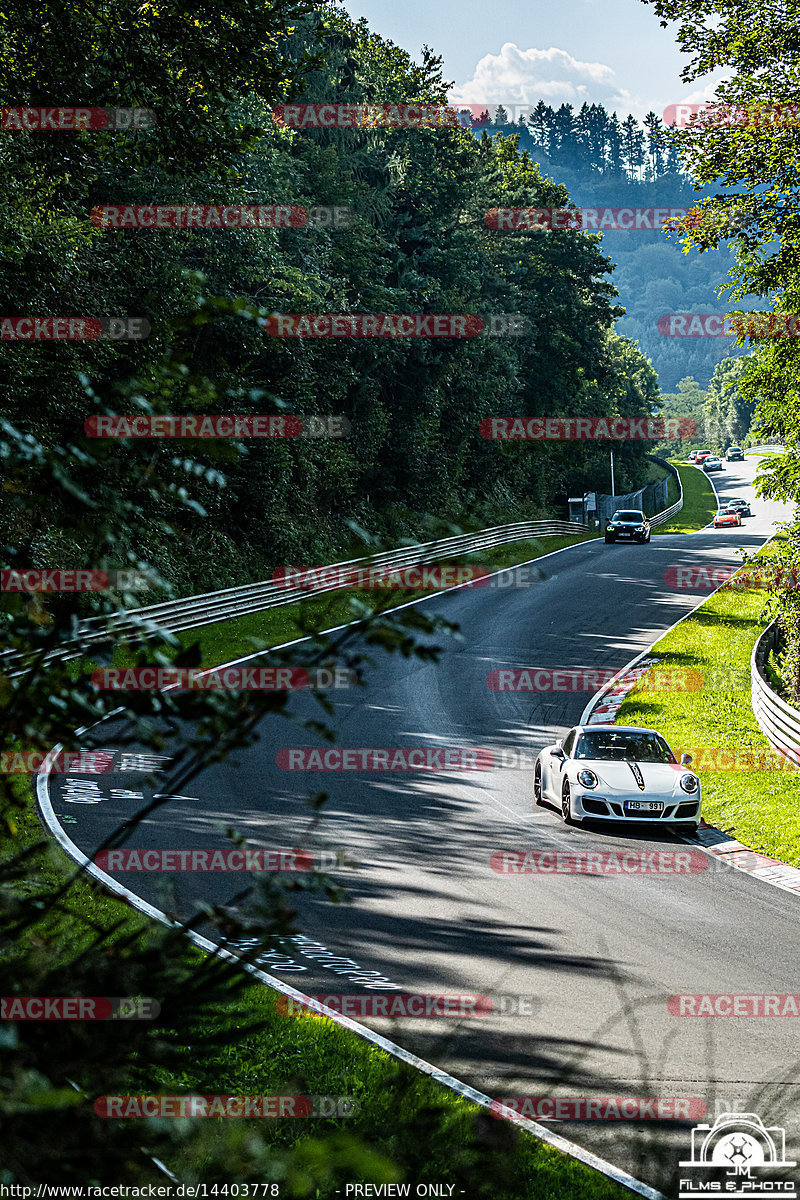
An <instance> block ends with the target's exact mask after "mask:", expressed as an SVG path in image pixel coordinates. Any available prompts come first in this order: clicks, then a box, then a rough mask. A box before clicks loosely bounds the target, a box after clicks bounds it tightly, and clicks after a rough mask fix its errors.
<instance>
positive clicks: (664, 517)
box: [647, 454, 683, 529]
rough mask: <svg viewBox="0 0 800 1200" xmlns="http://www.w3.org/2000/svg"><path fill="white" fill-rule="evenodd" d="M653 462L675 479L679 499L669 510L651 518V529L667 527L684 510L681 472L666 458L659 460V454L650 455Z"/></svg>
mask: <svg viewBox="0 0 800 1200" xmlns="http://www.w3.org/2000/svg"><path fill="white" fill-rule="evenodd" d="M647 457H648V458H649V459H650V461H651V462H654V463H658V465H659V466H660V467H665V468H666V470H667V471H669V473H670V475H672V476H673V477H674V479H675V480H676V481H677V484H678V499H677V500H676V501H675V503H674V504H673V505H671V506H670V507H669V508H665V509H664V511H663V512H660V513H656V515H655V516H654V517H650V527H651V529H652V527H653V526H654V525H665V524H666V523H667V521H670V520H671V519H672V518H673V517H674V516H675V515H676V513H679V512H680V511H681V509H682V508H683V484H682V483H681V476H680V471H678V469H677V467H674V466H673V465H672V463H671V462H667V460H666V459H665V458H659V457H658V455H657V454H648V456H647Z"/></svg>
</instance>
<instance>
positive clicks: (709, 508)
mask: <svg viewBox="0 0 800 1200" xmlns="http://www.w3.org/2000/svg"><path fill="white" fill-rule="evenodd" d="M672 461H673V463H674V466H676V467H677V468H678V474H679V475H680V477H681V487H682V488H683V508H682V509H681V511H680V512H679V513H676V514H675V516H674V517H673V518H672V520H671V521H667V523H666V525H657V526H656V528H655V529H654V530H653V533H654V534H655V533H695V532H696V531H697V530H698V529H702V528H703V527H704V526H705V525H707V524H708V522H709V521H710V520H712V519H713V516H714V513H715V512H716V511H717V500H716V496H715V495H714V489H713V488H712V486H711V484H710V483H709V481H708V477H707V476H706V475H705V474H704V473H703V472H702V471H701V470H700V469H699V468H698V467H692V466H690V465H689V464H688V463H679V462H674V460H672ZM675 499H676V500H677V495H676V496H675ZM672 503H674V501H672Z"/></svg>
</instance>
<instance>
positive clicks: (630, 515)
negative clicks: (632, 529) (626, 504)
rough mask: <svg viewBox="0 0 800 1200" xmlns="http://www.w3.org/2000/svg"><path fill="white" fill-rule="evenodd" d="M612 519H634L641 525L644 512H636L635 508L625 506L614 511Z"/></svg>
mask: <svg viewBox="0 0 800 1200" xmlns="http://www.w3.org/2000/svg"><path fill="white" fill-rule="evenodd" d="M614 520H615V521H636V522H638V523H639V524H640V525H641V523H642V521H643V520H644V513H642V512H637V511H636V509H635V508H626V509H623V510H622V511H621V512H615V513H614Z"/></svg>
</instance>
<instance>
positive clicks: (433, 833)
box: [50, 459, 800, 1190]
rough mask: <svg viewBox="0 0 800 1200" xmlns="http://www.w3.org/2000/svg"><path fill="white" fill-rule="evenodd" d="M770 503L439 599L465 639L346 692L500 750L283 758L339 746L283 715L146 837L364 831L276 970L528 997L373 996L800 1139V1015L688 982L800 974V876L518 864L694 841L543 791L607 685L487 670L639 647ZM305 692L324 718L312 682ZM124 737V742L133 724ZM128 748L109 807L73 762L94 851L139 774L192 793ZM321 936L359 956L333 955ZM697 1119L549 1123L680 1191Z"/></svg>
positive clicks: (759, 531) (495, 1089)
mask: <svg viewBox="0 0 800 1200" xmlns="http://www.w3.org/2000/svg"><path fill="white" fill-rule="evenodd" d="M754 469H755V464H754V460H752V459H749V460H748V461H747V462H745V463H731V464H727V467H726V470H725V471H724V472H721V473H720V474H719V475H716V476H715V477H714V483H715V485H716V486H717V488H718V489H719V491H720V495H721V496H722V497H723V498H724V497H725V496H726V495H728V496H732V495H736V494H743V495H745V496H750V495H751V494H752V493H751V490H750V482H751V481H752V478H753V474H754ZM753 506H754V511H755V514H756V515H755V517H754V518H752V519H750V520H747V519H745V521H744V522H743V525H742V527H741V529H730V530H727V529H725V530H719V531H716V532H715V531H714V530H713V529H709V530H706V531H703V532H700V533H698V534H694V535H691V536H676V535H664V536H654V537H653V539H652V542H651V543H650V545H647V546H638V545H634V546H632V545H624V544H623V545H611V546H606V545H604V543H603V542H602V540H599V541H594V542H590V543H585V544H583V545H579V546H576V547H573V548H570V549H568V550H566V551H563V552H560V553H557V554H555V555H554V556H552V557H550V558H547V559H545V560H543V561H542V563H541V566H542V568H543V569H544V570H546V571H547V572H548V574H549V578H547V579H546V580H544V581H543V582H540V583H537V584H536V586H533V587H527V588H523V587H518V588H505V589H503V588H495V587H492V588H489V587H486V588H479V589H474V590H473V589H470V590H461V591H457V592H453V593H449V594H446V595H442V596H439V597H432V598H431V599H429V600H425V601H424V602H423V607H424V609H425V610H426V611H428V612H436V613H440V614H442V615H443V616H445V617H447V618H448V619H450V620H452V621H456V622H458V623H459V625H460V627H461V630H462V633H463V635H464V640H463V641H461V642H459V641H455V640H452V639H437V640H438V641H439V642H440V644H442V645H443V646H444V650H443V653H442V656H441V659H440V661H439V663H438V664H435V665H434V664H425V663H420V662H417V661H416V660H414V661H408V660H404V659H400V658H399V657H396V656H381V657H380V658H379V659H377V661H376V663H375V666H374V667H373V668H371V669H370V671H369V674H368V687H367V688H366V690H353V691H342V692H341V693H339V695H338V696H336V700H335V703H336V720H335V726H336V731H337V738H338V745H339V746H341V747H354V748H358V747H372V748H377V747H380V748H395V747H429V748H432V749H435V748H440V747H454V746H455V747H466V748H483V749H488V750H490V751H492V753H493V754H494V755H495V756H496V757H495V763H496V765H494V766H492V767H491V768H490V769H487V770H482V771H464V770H458V771H456V770H450V771H447V770H439V771H430V770H428V771H422V770H417V771H397V770H395V771H352V770H350V771H326V772H319V771H301V770H294V771H290V770H285V769H281V767H279V766H278V765H277V763H276V757H277V755H278V754H279V752H280V751H281V750H284V751H285V750H287V749H290V748H292V747H297V746H305V747H312V746H320V747H325V746H326V745H327V743H324V742H323V741H322V740H321V739H319V738H314V737H313V736H312V735H310V734H308V733H306V732H304V731H303V730H302V728H301V727H300V726H297V725H294V724H293V723H290V722H288V721H286V720H285V719H280V718H270V720H269V721H267V722H265V723H264V724H263V725H262V728H261V730H260V740H259V742H258V743H257V744H256V745H255V746H253V747H251V748H250V749H248V750H247V751H240V752H238V753H237V754H236V755H234V760H235V761H231V762H227V763H225V764H220V765H217V766H214V767H213V768H210V769H208V770H207V771H205V772H204V773H203V774H202V775H201V776H200V777H199V778H198V779H197V780H195V781H194V782H193V783H192V785H191V789H190V791H191V796H190V797H189V798H184V799H177V800H175V801H171V802H170V803H169V804H167V805H165V806H164V807H162V808H160V809H159V810H158V811H157V812H155V813H153V814H152V816H151V817H149V818H148V819H147V821H146V822H145V823H144V824H143V825H142V826H141V827H140V828H139V829H138V830H137V831H136V832H135V834H134V835H133V836H132V838H131V840H130V842H129V843H128V846H129V847H134V846H135V847H140V848H159V849H163V848H179V849H187V848H218V847H226V846H228V845H229V843H227V842H226V839H225V835H224V830H225V828H226V827H227V826H235V827H236V829H238V830H239V831H240V832H241V833H243V834H244V835H245V836H246V838H247V839H248V842H249V844H251V845H252V846H256V847H264V848H270V847H308V848H314V847H325V848H327V849H328V850H344V851H346V852H347V854H348V855H349V856H350V857H351V859H352V860H355V861H357V863H358V866H357V867H342V868H341V869H337V870H334V871H332V874H333V875H334V877H335V878H337V879H338V880H339V881H340V882H342V883H343V884H345V885H346V886H347V888H348V889H349V891H350V893H351V895H352V897H353V903H352V904H351V905H339V906H331V905H330V904H329V903H327V902H326V901H322V900H314V899H310V898H308V897H307V896H305V895H303V896H301V902H300V903H299V905H298V909H299V915H298V922H297V924H298V928H299V929H300V930H301V931H302V934H303V935H304V936H305V937H306V938H307V939H310V941H309V942H306V943H300V944H296V945H295V947H294V948H286V949H285V950H284V953H285V954H286V955H287V957H286V958H284V959H277V958H275V959H273V961H272V962H271V963H270V964H269V965H268V966H267V967H266V969H268V970H270V971H272V972H273V973H274V974H276V975H279V976H280V977H281V978H283V979H285V980H286V981H287V982H290V983H291V984H292V985H293V986H295V987H298V988H300V989H301V990H302V991H305V992H310V993H313V994H322V993H324V994H346V995H354V996H382V995H391V991H390V990H389V991H386V990H381V989H380V988H379V987H376V983H375V981H376V980H377V981H378V982H379V981H380V977H383V978H385V979H386V980H388V981H389V982H390V983H391V984H393V985H395V986H396V988H397V989H399V990H401V991H404V992H405V991H409V992H422V993H435V994H442V993H446V994H459V993H461V994H463V993H476V992H477V993H482V994H488V995H490V996H493V997H497V996H499V995H510V996H522V997H527V998H529V999H526V1000H525V1001H524V1002H521V1003H520V1004H518V1005H517V1006H516V1010H515V1011H514V1010H513V1006H509V1005H508V1004H506V1005H505V1008H506V1011H498V1010H497V1006H496V1007H495V1010H494V1011H492V1012H491V1013H488V1014H485V1015H478V1016H467V1017H462V1018H453V1017H444V1018H441V1017H429V1018H423V1019H414V1018H405V1019H403V1020H400V1021H395V1020H390V1019H387V1018H384V1017H379V1016H360V1015H357V1019H358V1020H360V1021H362V1023H363V1024H365V1025H368V1026H370V1027H372V1028H374V1029H377V1030H379V1031H380V1032H382V1033H384V1034H386V1035H387V1036H390V1037H392V1039H393V1040H394V1041H396V1042H398V1043H400V1044H401V1045H403V1046H406V1047H407V1048H409V1049H411V1050H413V1051H414V1052H416V1053H418V1054H421V1055H422V1056H423V1057H425V1058H427V1059H429V1060H430V1061H432V1062H434V1063H436V1064H437V1065H438V1066H440V1067H442V1068H443V1069H445V1070H447V1071H449V1072H450V1073H452V1074H454V1075H456V1076H457V1077H459V1078H460V1079H463V1080H464V1081H465V1082H468V1083H470V1084H472V1085H473V1086H475V1087H478V1088H480V1090H482V1091H485V1092H488V1093H489V1094H491V1095H494V1096H498V1097H499V1096H514V1095H521V1094H524V1095H535V1096H550V1095H559V1096H572V1097H610V1096H616V1097H622V1096H639V1097H664V1098H672V1097H679V1098H684V1097H691V1098H697V1099H698V1100H702V1101H705V1102H706V1104H707V1106H708V1111H709V1114H710V1119H711V1120H713V1117H714V1115H715V1105H716V1106H718V1107H719V1109H725V1108H728V1107H731V1106H733V1107H736V1108H738V1109H740V1110H743V1111H754V1112H757V1113H759V1114H760V1115H761V1116H762V1117H763V1118H764V1119H765V1121H766V1123H767V1124H770V1123H773V1124H774V1123H778V1124H781V1125H784V1126H785V1127H786V1128H787V1141H788V1140H789V1139H790V1138H791V1136H792V1135H794V1136H795V1137H796V1136H798V1133H800V1128H799V1126H800V1122H799V1121H798V1116H797V1105H796V1098H797V1092H796V1088H795V1084H794V1083H793V1082H792V1081H793V1079H794V1078H796V1077H797V1070H796V1060H797V1058H798V1049H797V1046H798V1043H797V1038H796V1035H795V1030H796V1029H798V1028H800V1026H798V1024H797V1023H793V1022H792V1020H791V1019H788V1018H785V1019H772V1018H763V1017H762V1018H758V1017H755V1018H746V1017H738V1018H685V1017H684V1018H681V1017H678V1016H675V1015H672V1014H671V1013H670V1012H669V1010H668V1007H667V998H668V997H669V996H670V995H672V994H674V993H745V994H754V993H756V994H757V993H765V992H768V993H774V992H778V993H791V992H795V991H800V986H798V978H797V966H796V964H797V963H798V962H799V961H800V932H799V931H798V922H797V912H798V909H797V905H798V901H797V900H796V898H795V897H794V896H792V895H790V894H788V893H786V892H784V891H781V890H779V889H777V888H774V887H770V886H769V885H767V884H766V883H764V882H762V881H759V880H757V879H754V878H753V877H751V876H749V875H746V874H743V873H740V872H735V871H732V870H720V869H717V864H716V862H715V861H713V860H712V859H710V858H709V859H708V869H707V870H704V871H701V872H698V873H693V874H688V875H685V874H684V875H681V874H678V875H630V876H625V877H617V876H604V877H599V876H597V875H587V874H528V875H513V874H503V873H498V872H497V871H495V870H493V868H492V864H491V858H492V855H493V854H494V853H495V852H496V851H499V850H575V849H592V850H598V849H599V850H611V849H614V850H636V851H640V850H645V851H653V850H659V849H668V850H669V849H672V850H676V849H679V850H680V849H682V850H686V849H687V847H686V846H685V844H684V843H683V842H682V841H681V840H680V839H678V838H676V837H674V836H672V835H670V834H669V833H668V832H664V831H662V832H655V831H653V830H652V829H651V828H649V827H647V826H638V827H633V828H628V829H626V830H625V831H624V833H620V832H614V829H613V828H612V829H608V828H606V829H602V828H601V829H597V828H595V829H576V828H569V827H566V826H564V825H563V824H562V821H561V817H560V813H558V812H557V811H556V810H555V809H552V808H537V807H535V806H534V804H533V798H532V781H533V760H534V757H535V755H536V753H537V752H538V751H539V750H540V749H541V748H542V747H543V746H545V745H547V744H548V743H549V742H552V741H553V740H554V738H556V737H559V736H562V735H563V734H564V733H565V732H566V730H567V729H568V728H569V727H570V725H572V724H574V723H576V722H577V720H578V719H579V717H580V714H581V712H582V711H583V709H584V706H585V705H586V703H587V702H588V700H589V699H590V698H591V694H592V691H593V690H594V689H591V690H589V691H584V692H561V693H525V694H513V693H512V694H509V693H500V692H494V691H491V690H490V689H489V688H488V687H487V685H486V676H487V674H488V673H489V672H490V671H491V670H494V669H496V668H502V667H524V666H539V667H553V668H569V669H572V668H575V669H578V668H586V669H589V670H604V669H609V668H611V669H614V670H617V669H619V668H621V667H623V666H624V665H625V664H626V663H628V662H629V661H630V660H631V659H632V658H633V657H634V655H636V654H637V653H639V652H640V651H641V650H644V649H645V648H646V647H648V646H649V645H650V644H651V643H652V642H653V641H655V640H656V639H657V638H658V637H659V636H660V635H661V634H662V633H663V632H664V631H665V630H666V629H668V628H669V627H670V626H672V625H673V624H674V623H675V622H676V621H677V620H679V619H680V617H682V616H683V615H684V614H685V613H687V612H689V611H690V610H691V609H693V608H694V607H695V606H696V605H697V604H698V603H699V602H701V601H702V600H703V599H705V598H706V596H707V595H708V592H697V591H678V590H671V589H669V588H668V587H667V586H666V585H665V581H664V574H665V571H666V570H667V568H668V567H674V566H676V565H677V566H682V565H706V566H718V565H722V564H726V565H730V566H738V565H739V559H738V558H737V556H736V553H735V552H736V549H737V547H739V546H743V547H746V548H748V549H752V548H755V547H756V546H757V545H759V544H761V543H762V542H763V541H764V540H765V539H766V537H767V536H768V535H769V533H770V531H771V529H772V526H773V523H774V521H776V520H780V519H783V518H784V516H785V512H784V510H783V508H782V507H781V506H779V505H776V504H768V503H765V502H763V501H760V500H757V499H756V500H754V502H753ZM292 705H293V709H294V710H295V711H296V712H298V713H299V714H300V715H301V716H310V715H317V716H319V715H321V714H320V712H319V709H318V706H316V704H315V703H314V701H313V698H312V697H310V696H308V695H306V694H304V693H297V694H296V695H294V696H293V698H292ZM103 744H104V745H106V746H109V747H112V746H113V745H114V726H113V725H111V724H110V723H109V725H108V732H107V735H106V740H105V741H104V743H103ZM122 765H123V764H122V762H121V759H120V758H118V759H117V761H116V762H115V773H113V774H109V775H107V776H101V777H99V789H100V791H99V793H98V795H102V797H103V799H102V801H101V802H100V803H93V804H86V803H83V804H77V803H70V802H68V801H67V800H65V798H64V795H63V789H64V786H65V784H64V779H63V777H58V776H53V777H51V779H50V784H51V801H52V804H53V807H54V810H55V812H56V814H57V816H58V818H59V820H64V821H65V824H64V828H65V830H66V832H67V833H68V834H69V836H70V837H71V838H72V839H73V841H75V842H76V843H77V844H78V845H79V846H80V847H81V849H82V850H83V851H84V852H85V853H86V854H87V855H89V856H90V857H91V856H92V854H93V852H94V849H95V847H96V846H97V845H98V844H100V843H101V842H102V841H103V839H104V838H105V837H106V836H107V835H108V834H109V833H110V832H111V831H112V830H113V829H114V828H116V826H117V824H118V823H119V822H120V821H121V820H123V819H125V818H128V817H130V816H131V815H132V813H133V812H135V811H136V809H138V808H139V807H141V806H142V804H141V801H139V800H138V798H137V797H138V796H139V795H143V796H144V797H145V799H147V798H149V796H150V795H151V794H152V793H153V792H159V793H168V792H169V788H170V783H169V764H168V763H165V764H164V770H163V771H162V772H160V773H159V774H158V775H156V776H155V777H153V776H150V775H148V773H147V771H143V770H139V771H136V770H133V771H122V772H118V771H117V768H118V767H120V766H122ZM112 789H114V790H115V791H117V792H120V790H121V794H118V795H112V794H111V791H112ZM321 790H325V791H327V792H328V794H329V797H330V799H329V801H328V803H327V805H326V806H325V810H324V816H323V820H322V823H321V826H320V827H319V829H318V830H316V831H315V832H313V835H312V834H311V833H310V832H309V826H310V810H309V808H308V806H307V805H306V803H304V800H305V798H306V797H307V796H308V795H309V794H311V793H313V792H317V791H321ZM126 793H127V794H126ZM699 853H702V852H699ZM115 878H118V879H120V880H121V881H122V882H123V883H125V884H126V886H127V887H129V888H130V889H131V890H132V891H134V892H136V893H137V894H138V895H140V896H142V897H144V898H145V899H147V900H149V901H150V902H151V903H155V904H159V906H160V907H162V908H164V907H165V906H167V905H168V906H169V907H170V908H171V910H172V911H176V912H181V913H187V912H188V911H189V908H190V906H191V904H192V902H193V901H194V900H197V899H199V898H204V899H207V900H212V901H214V902H216V903H225V902H227V901H228V900H229V899H230V898H231V897H232V896H234V895H235V894H236V893H237V892H239V891H240V890H241V889H242V888H243V887H245V886H246V884H247V881H248V876H247V875H246V874H245V873H244V872H241V873H236V874H230V873H228V874H225V873H221V872H216V873H197V872H195V873H181V874H174V875H172V876H169V877H165V876H163V875H159V874H147V873H142V872H128V873H115ZM165 888H166V890H167V894H166V897H165ZM312 942H316V943H321V944H322V945H323V946H324V947H325V948H326V949H327V950H328V951H330V953H331V955H335V956H338V957H337V959H335V960H334V962H333V963H331V962H330V961H328V964H327V965H324V964H322V963H320V962H319V961H317V960H316V959H315V958H314V957H312V955H313V954H315V953H316V954H317V957H319V955H320V953H321V952H320V950H319V948H318V947H313V946H312V945H311V943H312ZM345 960H347V961H345ZM365 971H366V972H368V974H367V975H364V974H363V972H365ZM370 981H372V982H371V983H370ZM510 1007H511V1008H512V1010H511V1011H509V1008H510ZM352 1015H356V1014H355V1013H353V1014H352ZM693 1111H694V1110H693ZM768 1118H769V1119H768ZM694 1123H695V1122H694V1121H693V1120H690V1121H685V1122H677V1123H676V1122H675V1121H661V1122H658V1121H651V1120H647V1121H620V1122H613V1121H611V1122H609V1121H598V1120H594V1121H583V1122H580V1123H577V1122H572V1121H570V1122H559V1123H554V1124H553V1126H552V1128H554V1129H555V1130H556V1131H557V1132H559V1133H562V1134H563V1135H564V1136H566V1137H568V1138H570V1139H572V1140H573V1141H576V1142H578V1143H579V1144H581V1145H584V1146H586V1147H588V1148H589V1149H592V1150H594V1151H595V1152H597V1153H599V1154H600V1155H602V1156H603V1157H605V1158H607V1159H609V1160H610V1161H612V1162H614V1163H616V1164H617V1165H618V1166H620V1167H622V1168H624V1169H625V1170H628V1171H630V1172H631V1173H632V1174H634V1175H636V1176H638V1177H639V1178H641V1179H645V1180H646V1181H647V1182H649V1183H651V1184H654V1185H655V1186H658V1187H661V1188H662V1189H665V1190H668V1189H671V1188H672V1186H674V1178H675V1173H676V1172H677V1170H678V1167H677V1164H678V1160H679V1158H686V1157H687V1156H688V1155H687V1151H688V1148H689V1129H690V1127H691V1125H692V1124H694Z"/></svg>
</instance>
